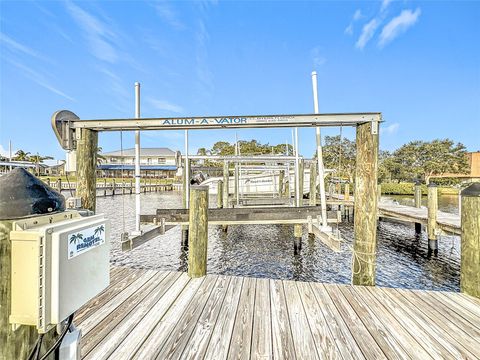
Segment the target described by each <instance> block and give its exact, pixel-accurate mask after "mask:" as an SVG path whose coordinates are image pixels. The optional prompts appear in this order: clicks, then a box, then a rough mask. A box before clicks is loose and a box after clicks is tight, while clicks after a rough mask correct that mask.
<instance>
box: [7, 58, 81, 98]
mask: <svg viewBox="0 0 480 360" xmlns="http://www.w3.org/2000/svg"><path fill="white" fill-rule="evenodd" d="M6 60H7V61H8V62H9V63H10V64H12V65H14V66H16V67H17V68H19V69H20V70H22V74H23V75H24V76H25V77H27V78H28V79H30V80H32V81H34V82H35V83H37V84H38V85H40V86H42V87H44V88H45V89H47V90H50V91H51V92H53V93H55V94H57V95H60V96H62V97H64V98H65V99H68V100H71V101H76V100H75V99H74V98H73V97H71V96H69V95H67V94H65V93H64V92H63V91H61V90H59V89H57V88H56V87H55V86H54V85H52V83H51V82H50V81H49V80H48V79H47V77H46V76H45V75H43V74H41V73H39V72H38V71H35V70H33V69H32V68H29V67H28V66H26V65H24V64H22V63H20V62H18V61H14V60H11V59H8V58H7V59H6Z"/></svg>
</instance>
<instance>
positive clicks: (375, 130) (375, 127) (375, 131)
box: [371, 120, 378, 135]
mask: <svg viewBox="0 0 480 360" xmlns="http://www.w3.org/2000/svg"><path fill="white" fill-rule="evenodd" d="M371 129H372V135H378V121H376V120H373V121H372V128H371Z"/></svg>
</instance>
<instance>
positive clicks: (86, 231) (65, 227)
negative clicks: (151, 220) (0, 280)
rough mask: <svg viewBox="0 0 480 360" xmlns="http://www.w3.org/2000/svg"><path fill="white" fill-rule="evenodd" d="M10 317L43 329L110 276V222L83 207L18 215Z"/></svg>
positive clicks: (68, 312)
mask: <svg viewBox="0 0 480 360" xmlns="http://www.w3.org/2000/svg"><path fill="white" fill-rule="evenodd" d="M10 241H11V245H12V298H11V314H10V323H12V324H23V325H34V326H36V327H37V328H38V331H39V332H40V333H44V332H47V331H48V330H49V329H51V328H52V327H53V326H55V325H56V324H58V323H60V322H62V321H63V320H65V319H66V318H68V316H70V315H71V314H72V313H74V312H75V311H76V310H78V309H79V308H80V307H81V306H82V305H84V304H85V303H86V302H88V301H89V300H90V299H92V298H93V297H95V296H96V295H97V294H98V293H100V292H101V291H102V290H104V289H105V288H106V287H107V286H108V285H109V282H110V262H109V256H110V222H109V221H108V220H107V219H105V217H104V216H103V215H93V216H87V217H82V216H80V214H79V213H78V212H77V211H65V212H62V213H58V214H49V215H41V216H37V217H34V218H28V219H23V220H19V221H16V222H15V223H14V224H13V231H11V232H10Z"/></svg>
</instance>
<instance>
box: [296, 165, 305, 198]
mask: <svg viewBox="0 0 480 360" xmlns="http://www.w3.org/2000/svg"><path fill="white" fill-rule="evenodd" d="M304 170H305V162H304V161H303V159H300V160H299V161H298V197H299V199H298V202H297V204H300V206H303V182H304V176H305V173H304Z"/></svg>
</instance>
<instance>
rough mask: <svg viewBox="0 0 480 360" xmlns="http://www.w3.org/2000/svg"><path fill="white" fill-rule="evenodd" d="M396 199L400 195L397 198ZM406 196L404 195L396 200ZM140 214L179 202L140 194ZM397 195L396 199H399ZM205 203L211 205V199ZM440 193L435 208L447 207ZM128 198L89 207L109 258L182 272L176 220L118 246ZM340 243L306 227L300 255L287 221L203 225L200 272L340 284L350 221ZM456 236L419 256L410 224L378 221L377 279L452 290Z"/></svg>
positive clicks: (129, 217)
mask: <svg viewBox="0 0 480 360" xmlns="http://www.w3.org/2000/svg"><path fill="white" fill-rule="evenodd" d="M397 200H398V201H399V202H400V199H397ZM404 200H405V201H406V202H408V201H409V199H407V198H405V199H404ZM141 201H142V214H154V213H155V210H156V209H157V208H180V207H181V195H180V193H178V192H158V193H147V194H142V195H141ZM402 201H403V200H402ZM210 202H211V203H212V204H215V198H214V197H211V199H210ZM446 204H448V200H444V199H440V207H441V208H442V209H443V210H446V209H447V210H448V209H450V211H455V207H454V206H451V207H449V206H450V205H446ZM134 209H135V197H134V196H133V195H123V196H122V195H119V196H115V197H99V198H97V212H98V213H105V214H106V216H107V218H109V219H110V220H111V222H112V249H111V262H112V263H113V264H115V265H126V266H130V267H134V268H143V269H158V270H175V271H186V269H187V265H186V262H187V254H186V252H185V251H184V250H182V247H181V242H180V239H181V230H180V227H179V226H177V227H175V228H173V229H171V230H169V231H168V232H167V233H166V234H165V235H161V236H158V237H157V238H155V239H153V240H151V241H149V242H147V243H145V244H144V245H142V246H140V247H139V248H137V249H135V250H133V251H131V252H122V250H121V248H120V234H121V233H122V232H124V231H127V232H131V231H132V230H133V229H134ZM339 229H340V231H341V233H342V237H343V239H344V242H343V243H342V252H340V253H335V252H333V251H331V250H330V249H329V248H327V247H326V246H324V245H323V244H322V243H321V242H320V241H319V240H312V239H309V237H308V234H306V227H305V229H304V236H303V240H302V243H303V248H302V251H301V254H300V255H294V253H293V225H237V226H230V227H229V229H228V232H227V233H225V232H223V231H222V229H221V227H220V226H210V227H209V239H208V272H209V273H215V274H224V275H241V276H252V277H265V278H274V279H294V280H302V281H318V282H332V283H344V284H348V283H350V281H351V262H352V253H351V245H352V239H353V223H351V222H347V223H343V224H341V225H340V226H339ZM459 244H460V241H459V238H458V237H455V236H443V237H441V238H440V241H439V253H438V257H436V258H435V257H432V258H428V257H427V238H426V234H425V233H423V234H422V235H421V236H420V237H417V236H415V232H414V229H413V225H412V226H410V225H404V224H398V223H392V222H381V223H380V224H379V227H378V250H377V284H378V285H381V286H389V287H400V288H414V289H429V290H449V291H459V285H460V283H459V282H460V272H459V270H460V256H459V254H460V248H459Z"/></svg>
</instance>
